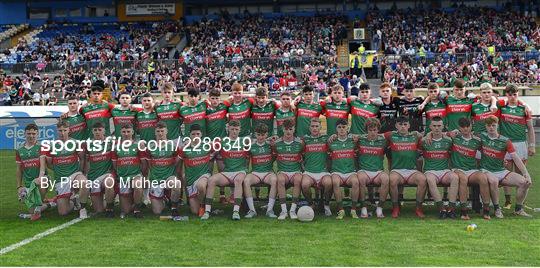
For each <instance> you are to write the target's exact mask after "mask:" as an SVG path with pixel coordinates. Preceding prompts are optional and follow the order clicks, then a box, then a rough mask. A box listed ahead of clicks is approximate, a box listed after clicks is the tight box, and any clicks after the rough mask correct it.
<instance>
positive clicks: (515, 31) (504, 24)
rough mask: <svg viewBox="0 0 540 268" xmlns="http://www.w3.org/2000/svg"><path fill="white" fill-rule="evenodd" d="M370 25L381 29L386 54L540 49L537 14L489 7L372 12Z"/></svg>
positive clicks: (374, 31)
mask: <svg viewBox="0 0 540 268" xmlns="http://www.w3.org/2000/svg"><path fill="white" fill-rule="evenodd" d="M367 21H368V24H367V27H368V29H370V30H371V31H372V32H373V33H376V32H377V31H379V34H380V35H381V38H382V40H378V41H380V42H379V44H382V46H381V47H380V48H381V49H382V50H384V52H385V54H412V55H414V54H418V53H423V52H427V51H431V52H434V53H444V52H451V53H454V54H455V53H465V52H479V51H487V50H488V47H490V46H494V48H495V50H496V51H508V50H512V51H517V50H519V51H524V50H530V49H532V48H536V49H539V48H540V34H539V28H538V25H537V24H536V21H535V17H533V16H524V15H520V14H517V13H515V12H511V11H502V12H497V11H495V10H493V9H489V8H477V7H475V8H471V7H458V8H456V9H455V10H454V11H453V12H443V11H441V10H428V9H415V10H413V9H406V10H391V11H379V10H373V11H371V12H369V13H368V16H367Z"/></svg>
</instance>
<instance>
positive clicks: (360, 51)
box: [358, 45, 366, 54]
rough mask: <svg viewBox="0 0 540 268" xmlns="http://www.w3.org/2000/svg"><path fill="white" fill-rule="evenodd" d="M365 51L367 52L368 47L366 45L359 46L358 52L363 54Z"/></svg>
mask: <svg viewBox="0 0 540 268" xmlns="http://www.w3.org/2000/svg"><path fill="white" fill-rule="evenodd" d="M364 52H366V48H365V47H364V45H361V46H360V47H359V48H358V53H359V54H363V53H364Z"/></svg>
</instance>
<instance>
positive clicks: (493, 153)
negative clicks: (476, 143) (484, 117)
mask: <svg viewBox="0 0 540 268" xmlns="http://www.w3.org/2000/svg"><path fill="white" fill-rule="evenodd" d="M480 139H481V140H482V158H481V159H480V167H481V168H483V169H485V170H488V171H492V172H497V171H503V170H505V169H506V168H505V167H504V157H505V155H506V153H513V152H515V151H516V150H515V149H514V145H513V144H512V141H510V139H509V138H507V137H505V136H503V135H499V137H497V138H494V139H492V138H490V137H489V136H488V134H487V133H486V132H484V133H482V134H481V135H480Z"/></svg>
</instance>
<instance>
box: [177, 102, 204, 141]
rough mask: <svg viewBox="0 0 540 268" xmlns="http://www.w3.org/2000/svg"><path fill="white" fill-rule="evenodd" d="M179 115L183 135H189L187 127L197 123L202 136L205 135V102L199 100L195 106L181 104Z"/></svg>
mask: <svg viewBox="0 0 540 268" xmlns="http://www.w3.org/2000/svg"><path fill="white" fill-rule="evenodd" d="M180 116H181V117H182V120H183V121H184V137H189V129H190V128H191V126H192V125H194V124H198V125H199V126H200V127H201V130H202V136H203V137H205V136H206V102H203V101H199V103H197V104H195V106H188V105H187V104H184V105H182V107H180Z"/></svg>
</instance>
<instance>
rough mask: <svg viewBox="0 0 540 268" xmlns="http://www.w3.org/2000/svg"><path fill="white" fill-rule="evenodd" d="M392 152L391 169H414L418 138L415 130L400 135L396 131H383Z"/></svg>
mask: <svg viewBox="0 0 540 268" xmlns="http://www.w3.org/2000/svg"><path fill="white" fill-rule="evenodd" d="M384 137H385V138H386V140H387V141H388V145H389V146H390V150H391V154H392V167H391V169H409V170H415V169H416V159H417V158H418V148H419V144H420V140H419V139H418V136H417V135H416V133H415V132H412V133H408V134H406V135H402V134H400V133H398V132H397V131H389V132H385V133H384Z"/></svg>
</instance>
